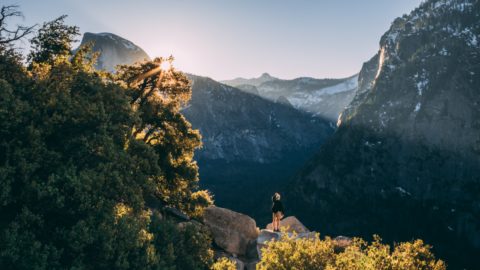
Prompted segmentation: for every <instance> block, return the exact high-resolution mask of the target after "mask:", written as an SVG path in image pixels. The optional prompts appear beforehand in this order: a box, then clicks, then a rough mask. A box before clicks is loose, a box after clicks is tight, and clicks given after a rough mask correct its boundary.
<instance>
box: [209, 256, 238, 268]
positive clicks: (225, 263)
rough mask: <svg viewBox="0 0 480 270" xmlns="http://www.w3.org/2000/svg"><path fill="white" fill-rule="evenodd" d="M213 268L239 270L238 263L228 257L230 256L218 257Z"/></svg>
mask: <svg viewBox="0 0 480 270" xmlns="http://www.w3.org/2000/svg"><path fill="white" fill-rule="evenodd" d="M211 269H212V270H237V264H236V263H235V262H234V261H232V260H230V259H228V258H225V257H223V258H220V259H218V260H217V261H216V262H215V263H214V264H213V265H212V267H211Z"/></svg>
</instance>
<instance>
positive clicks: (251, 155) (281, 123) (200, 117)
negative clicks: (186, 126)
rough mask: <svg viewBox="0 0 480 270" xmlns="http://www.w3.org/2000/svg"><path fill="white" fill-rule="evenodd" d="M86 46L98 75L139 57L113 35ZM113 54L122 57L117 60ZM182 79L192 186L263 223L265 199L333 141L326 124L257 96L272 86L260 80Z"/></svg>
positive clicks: (280, 100)
mask: <svg viewBox="0 0 480 270" xmlns="http://www.w3.org/2000/svg"><path fill="white" fill-rule="evenodd" d="M92 40H95V46H94V48H93V49H94V51H96V52H100V53H101V54H100V60H101V62H100V63H99V68H105V64H106V63H109V66H110V67H113V65H114V64H115V65H116V64H126V63H131V62H135V61H141V60H143V59H144V58H145V57H144V56H146V54H144V53H143V50H141V49H140V48H138V47H136V46H135V45H133V43H131V42H130V41H128V40H125V39H123V38H121V37H118V36H116V35H113V34H91V33H86V34H85V36H84V38H83V40H82V44H85V43H86V42H88V41H92ZM119 51H121V52H123V54H122V55H129V56H130V58H128V57H123V56H122V57H120V56H119V55H121V54H120V53H118V52H119ZM137 56H138V57H137ZM127 58H128V59H129V60H128V62H126V61H127V60H126V59H127ZM188 77H189V79H190V80H191V82H192V98H191V100H190V102H189V104H188V105H187V106H186V107H185V108H184V109H183V111H182V112H183V114H184V115H185V117H186V118H187V119H188V120H189V121H190V122H191V123H192V126H193V127H194V128H196V129H199V130H200V132H201V134H202V142H203V147H202V148H201V149H199V150H198V151H197V152H196V154H195V159H196V160H197V162H198V164H199V168H200V178H201V181H200V184H201V185H202V187H203V188H208V189H210V190H211V191H212V192H213V193H214V194H215V201H216V204H217V205H220V206H224V207H229V208H231V209H234V210H236V211H240V212H244V213H247V214H249V215H252V216H253V217H255V218H257V220H258V221H259V222H260V223H261V224H266V223H267V221H268V220H269V219H270V216H269V209H268V208H269V206H270V199H269V198H270V197H271V194H273V193H274V192H275V191H278V189H279V188H280V187H281V185H283V184H285V183H286V182H287V180H288V179H290V178H291V177H293V175H294V174H295V172H296V171H297V170H298V169H300V168H301V166H302V165H303V163H304V162H305V161H306V160H308V159H309V158H310V157H311V156H312V155H313V151H314V150H315V149H317V148H318V147H319V146H320V145H321V144H322V143H323V142H325V141H326V139H327V138H328V137H329V136H331V134H333V131H334V129H335V126H334V124H333V122H332V121H330V120H328V119H324V118H322V117H319V116H313V115H312V114H311V113H306V112H303V111H300V110H297V109H295V108H294V106H292V104H290V102H289V101H288V99H287V98H285V97H279V98H278V99H277V100H276V101H275V102H274V101H271V100H268V99H266V98H263V97H261V96H259V95H258V89H257V87H256V86H254V85H252V83H253V84H257V83H255V82H253V81H254V80H257V81H258V82H262V83H265V82H267V81H268V80H278V79H276V78H273V77H271V76H270V75H268V74H264V75H262V76H261V77H260V78H258V79H253V80H248V81H245V82H248V83H250V84H242V85H239V86H238V88H236V87H232V86H229V85H226V84H222V83H220V82H217V81H214V80H212V79H210V78H206V77H201V76H196V75H188ZM239 88H241V89H239ZM259 183H261V185H259ZM245 195H247V196H245ZM259 202H261V203H260V205H262V207H258V205H259Z"/></svg>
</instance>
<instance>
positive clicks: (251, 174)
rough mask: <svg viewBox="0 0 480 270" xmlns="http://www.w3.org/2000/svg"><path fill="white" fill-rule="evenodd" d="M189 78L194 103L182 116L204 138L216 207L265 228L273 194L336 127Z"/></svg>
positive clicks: (203, 170)
mask: <svg viewBox="0 0 480 270" xmlns="http://www.w3.org/2000/svg"><path fill="white" fill-rule="evenodd" d="M189 78H190V79H191V81H192V99H191V101H190V103H189V105H188V107H187V108H185V109H184V110H183V114H184V115H185V117H186V118H187V119H188V120H189V121H190V122H191V123H192V126H193V127H194V128H198V129H199V130H200V133H201V134H202V142H203V148H202V149H201V150H199V151H198V152H197V153H196V160H197V161H198V164H199V167H200V177H201V184H202V185H203V187H204V188H208V189H210V190H212V191H213V193H214V194H215V201H216V204H217V205H221V206H225V207H229V208H232V209H234V210H236V211H240V212H243V213H248V214H250V215H252V216H254V217H255V218H257V220H259V221H260V223H265V224H266V222H267V220H268V219H270V218H271V217H270V216H269V215H268V213H269V209H268V208H269V207H270V197H271V194H273V193H274V192H275V191H276V190H278V188H279V187H280V186H281V185H282V184H284V183H285V182H286V181H287V180H288V179H289V178H290V177H292V176H293V175H294V173H295V172H296V171H297V170H298V169H299V168H300V167H301V166H302V164H303V163H304V162H305V161H306V160H307V159H308V158H309V157H311V155H312V154H313V153H312V149H316V148H318V147H319V146H320V145H321V144H322V143H323V142H324V141H325V140H326V139H327V138H328V137H329V136H330V135H331V134H332V133H333V131H334V127H333V125H332V123H331V122H330V121H328V120H325V119H322V118H319V117H315V116H312V115H310V114H308V113H304V112H301V111H298V110H296V109H295V108H293V107H292V106H288V105H285V104H282V103H275V102H271V101H269V100H267V99H264V98H262V97H259V96H257V95H255V94H251V93H246V92H244V91H242V90H240V89H237V88H234V87H231V86H228V85H225V84H222V83H219V82H216V81H214V80H212V79H210V78H205V77H200V76H195V75H189ZM259 183H261V184H259ZM259 205H261V206H260V207H259Z"/></svg>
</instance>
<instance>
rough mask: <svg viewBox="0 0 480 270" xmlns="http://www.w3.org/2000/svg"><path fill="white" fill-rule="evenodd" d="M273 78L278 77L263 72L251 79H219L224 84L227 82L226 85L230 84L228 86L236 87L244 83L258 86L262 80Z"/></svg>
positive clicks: (267, 80) (271, 79)
mask: <svg viewBox="0 0 480 270" xmlns="http://www.w3.org/2000/svg"><path fill="white" fill-rule="evenodd" d="M273 80H278V79H277V78H275V77H272V76H270V74H268V73H263V74H262V75H261V76H260V77H258V78H251V79H245V78H236V79H233V80H225V81H221V83H224V84H227V85H230V86H233V87H237V86H240V85H244V84H247V85H253V86H259V85H261V84H262V83H264V82H269V81H273Z"/></svg>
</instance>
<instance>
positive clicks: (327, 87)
mask: <svg viewBox="0 0 480 270" xmlns="http://www.w3.org/2000/svg"><path fill="white" fill-rule="evenodd" d="M357 82H358V76H357V75H354V76H352V77H349V78H344V79H314V78H309V77H302V78H297V79H293V80H281V79H277V78H275V77H271V76H270V75H268V74H266V73H265V74H263V75H262V76H260V77H259V78H254V79H242V78H237V79H234V80H230V81H224V83H225V84H228V85H231V86H234V87H238V88H240V89H242V90H244V91H246V92H249V93H255V94H257V95H259V96H262V97H264V98H266V99H268V100H271V101H273V102H279V103H283V104H289V105H291V106H293V107H294V108H296V109H298V110H301V111H304V112H307V113H310V114H313V115H316V116H319V117H323V118H325V119H329V120H331V121H337V118H338V116H339V114H340V112H341V111H343V110H344V109H345V107H346V106H347V105H348V104H349V103H350V102H351V100H352V99H353V97H354V96H355V92H356V89H357Z"/></svg>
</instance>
